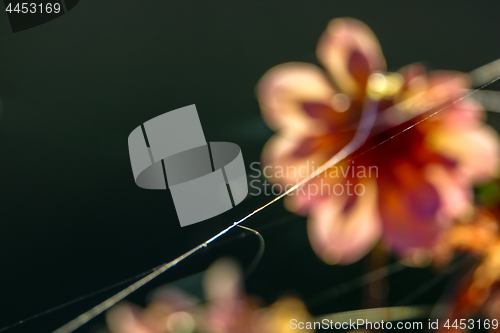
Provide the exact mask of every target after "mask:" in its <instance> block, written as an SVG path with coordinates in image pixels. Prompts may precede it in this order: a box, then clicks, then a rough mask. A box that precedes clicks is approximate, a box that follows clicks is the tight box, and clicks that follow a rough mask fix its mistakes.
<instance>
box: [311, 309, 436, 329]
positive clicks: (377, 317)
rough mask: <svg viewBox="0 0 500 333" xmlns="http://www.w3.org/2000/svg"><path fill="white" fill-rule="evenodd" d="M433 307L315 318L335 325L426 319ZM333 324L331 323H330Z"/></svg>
mask: <svg viewBox="0 0 500 333" xmlns="http://www.w3.org/2000/svg"><path fill="white" fill-rule="evenodd" d="M431 310H432V306H430V305H420V306H399V307H390V308H375V309H363V310H353V311H346V312H338V313H332V314H329V315H323V316H319V317H316V318H314V321H315V322H323V320H324V319H326V320H328V321H331V322H333V325H334V326H335V323H344V322H349V321H353V322H357V321H358V319H363V320H365V323H366V322H381V321H382V320H383V321H399V320H408V319H414V318H424V317H426V316H428V315H429V314H430V313H431ZM330 324H331V323H330Z"/></svg>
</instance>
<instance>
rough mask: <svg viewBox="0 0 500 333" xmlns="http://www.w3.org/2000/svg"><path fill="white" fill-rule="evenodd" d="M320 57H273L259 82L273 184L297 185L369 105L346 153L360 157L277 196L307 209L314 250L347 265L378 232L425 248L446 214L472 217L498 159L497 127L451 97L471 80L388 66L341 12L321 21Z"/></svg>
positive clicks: (394, 243)
mask: <svg viewBox="0 0 500 333" xmlns="http://www.w3.org/2000/svg"><path fill="white" fill-rule="evenodd" d="M317 57H318V60H319V62H320V63H321V65H322V66H323V68H319V67H317V66H315V65H312V64H306V63H288V64H282V65H278V66H276V67H274V68H272V69H271V70H269V71H268V72H267V73H266V74H265V75H264V76H263V77H262V79H261V80H260V82H259V84H258V87H257V93H258V99H259V103H260V107H261V110H262V115H263V117H264V120H265V121H266V123H267V124H268V125H269V127H271V128H272V129H274V130H276V131H277V132H278V133H277V134H276V135H275V136H274V137H272V138H271V139H270V140H269V142H268V143H267V144H266V146H265V147H264V150H263V154H262V160H263V165H264V166H266V167H267V169H266V172H265V174H266V177H269V179H270V180H271V181H272V182H273V183H275V184H279V185H280V186H281V187H282V188H287V187H290V186H292V185H294V184H296V183H297V182H298V181H299V180H300V179H302V178H304V177H305V175H307V174H310V173H311V172H313V171H314V169H315V168H318V167H319V166H320V165H321V164H323V163H324V162H326V161H327V160H329V159H330V158H331V157H332V156H333V155H335V154H336V153H337V152H339V151H340V150H341V149H342V148H343V147H344V146H345V145H346V144H348V143H349V142H350V141H351V140H352V138H353V137H354V135H355V133H356V131H357V130H358V124H359V121H360V118H361V114H362V113H363V111H364V110H366V109H367V108H376V112H377V117H376V120H375V123H374V126H373V127H372V128H367V129H362V128H360V129H359V130H360V131H363V130H365V131H369V137H368V140H367V141H366V142H365V144H364V145H363V146H362V147H360V148H359V149H358V150H357V151H356V152H355V153H354V154H353V155H352V156H353V157H356V156H358V155H360V154H361V155H360V156H359V157H356V158H355V159H354V160H352V161H348V162H347V163H344V164H343V165H340V166H335V167H333V168H330V169H329V170H328V171H327V172H324V173H322V174H321V175H320V176H318V177H317V178H315V179H313V180H311V181H310V182H309V183H308V184H306V185H305V186H304V187H303V188H301V189H299V190H297V191H296V192H294V193H292V194H291V195H289V196H288V197H287V198H286V200H285V204H286V206H287V208H288V209H289V210H291V211H293V212H296V213H298V214H302V215H307V216H308V233H309V238H310V241H311V244H312V247H313V249H314V251H315V252H316V253H317V255H318V256H319V257H321V258H322V259H323V260H324V261H326V262H328V263H341V264H348V263H351V262H354V261H356V260H358V259H359V258H361V257H362V256H364V255H365V254H366V253H367V252H368V251H369V250H370V249H371V248H372V247H373V245H374V244H375V243H376V242H377V241H378V240H379V239H380V238H382V240H383V242H384V243H385V244H386V245H387V246H388V247H389V248H390V249H391V250H393V251H394V252H396V253H397V254H399V255H402V256H408V255H412V254H415V253H419V252H421V250H422V249H428V248H430V247H432V246H434V245H435V243H436V240H437V239H438V236H439V235H440V233H441V231H443V230H445V229H447V228H448V226H449V224H450V222H451V221H452V220H454V219H456V218H459V217H460V216H463V215H466V214H468V213H470V211H471V202H472V186H473V184H474V183H477V182H483V181H486V180H488V179H489V178H491V177H492V176H493V175H495V173H496V171H497V167H498V150H499V149H498V148H499V147H498V138H497V134H496V132H494V131H493V130H492V129H491V128H490V127H488V126H487V125H485V124H484V123H483V118H484V112H483V110H482V109H481V106H480V105H479V104H478V103H476V102H475V101H473V100H472V99H469V98H464V99H462V100H460V101H459V102H456V103H453V102H455V101H457V100H458V99H460V98H461V97H463V96H464V95H465V94H466V93H467V89H468V88H469V83H468V77H467V76H466V75H465V74H462V73H458V72H451V71H434V72H430V73H427V72H426V71H425V69H424V68H423V67H422V66H421V65H418V64H414V65H409V66H407V67H404V68H402V69H401V70H400V71H399V72H397V73H388V72H386V63H385V59H384V57H383V55H382V51H381V48H380V45H379V43H378V41H377V38H376V37H375V35H374V34H373V32H372V31H371V30H370V29H369V28H368V27H367V26H366V25H364V24H363V23H361V22H359V21H357V20H354V19H349V18H344V19H335V20H333V21H331V22H330V23H329V25H328V27H327V30H326V31H325V33H324V34H323V36H322V37H321V39H320V41H319V44H318V47H317ZM445 107H446V108H445ZM443 108H445V109H444V110H443V111H442V112H440V113H438V114H436V115H435V116H433V117H431V118H429V119H427V120H425V121H423V122H421V123H418V124H417V125H416V126H415V127H413V128H411V129H409V130H407V131H405V132H403V133H401V134H400V135H398V136H397V137H395V138H393V139H391V140H388V141H386V142H385V140H387V139H389V138H391V137H392V136H394V135H395V134H398V133H400V132H402V131H403V130H404V129H406V128H407V127H409V126H411V125H413V124H416V123H417V122H418V121H419V120H421V119H423V117H425V116H428V115H429V114H432V113H433V112H436V111H439V110H441V109H443ZM367 134H368V133H367ZM371 148H373V149H371ZM366 151H367V152H366ZM364 152H366V153H364ZM304 171H306V172H304Z"/></svg>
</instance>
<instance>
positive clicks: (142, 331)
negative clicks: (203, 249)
mask: <svg viewBox="0 0 500 333" xmlns="http://www.w3.org/2000/svg"><path fill="white" fill-rule="evenodd" d="M242 290H243V288H242V286H241V276H240V271H239V269H238V267H237V266H236V265H235V264H234V263H233V262H232V261H229V260H227V259H222V260H219V261H217V262H216V263H214V264H213V265H212V266H211V267H210V268H209V269H208V271H207V272H206V273H205V275H204V291H205V298H206V302H205V303H201V302H199V301H198V300H196V299H195V298H193V297H192V296H190V295H188V294H187V293H185V292H183V291H180V290H177V289H173V288H171V287H170V288H169V287H164V288H160V289H159V290H157V291H156V292H155V293H154V295H153V299H152V301H151V302H150V304H149V305H148V306H147V307H146V308H145V309H141V308H140V307H138V306H136V305H133V304H130V303H126V302H122V303H120V304H118V305H116V306H115V307H113V308H111V309H110V310H109V311H108V312H107V314H106V320H107V322H108V328H109V330H110V331H111V332H112V333H195V332H196V333H292V332H293V330H292V329H291V328H290V319H292V318H294V319H298V320H299V321H308V320H310V317H309V314H308V312H307V310H306V307H305V306H304V304H303V303H302V302H301V301H299V300H298V299H294V298H283V299H281V300H278V301H277V302H276V303H274V304H272V305H271V306H270V307H268V308H263V307H260V306H259V304H258V302H257V301H256V300H255V299H253V298H250V297H247V296H245V295H244V294H243V292H242ZM302 331H304V332H311V331H310V330H302Z"/></svg>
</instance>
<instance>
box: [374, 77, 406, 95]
mask: <svg viewBox="0 0 500 333" xmlns="http://www.w3.org/2000/svg"><path fill="white" fill-rule="evenodd" d="M403 81H404V80H403V77H402V76H401V75H400V74H398V73H385V74H382V73H373V74H372V75H370V77H369V78H368V84H367V86H366V93H367V94H368V96H369V97H370V98H372V99H374V100H381V99H385V98H390V97H393V96H394V95H396V94H397V93H398V92H399V91H400V90H401V87H402V86H403Z"/></svg>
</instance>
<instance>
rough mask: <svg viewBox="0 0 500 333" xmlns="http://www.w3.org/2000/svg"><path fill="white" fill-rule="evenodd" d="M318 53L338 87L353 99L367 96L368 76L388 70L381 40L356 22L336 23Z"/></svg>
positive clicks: (327, 31)
mask: <svg viewBox="0 0 500 333" xmlns="http://www.w3.org/2000/svg"><path fill="white" fill-rule="evenodd" d="M316 53H317V56H318V59H319V61H320V62H321V64H322V65H323V66H325V68H326V69H327V70H328V71H329V72H330V74H331V75H332V77H333V79H334V80H335V82H336V83H337V85H338V86H339V87H340V88H341V89H342V91H343V92H346V93H348V94H350V95H359V94H361V95H363V94H364V90H365V86H366V81H367V79H368V76H369V75H370V74H371V73H372V72H374V71H384V70H385V68H386V65H385V59H384V56H383V55H382V50H381V48H380V44H379V43H378V40H377V37H375V35H374V34H373V32H372V31H371V30H370V28H368V27H367V26H366V25H365V24H364V23H362V22H360V21H358V20H355V19H350V18H344V19H335V20H332V21H331V22H330V23H329V24H328V27H327V29H326V31H325V32H324V33H323V36H322V37H321V39H320V41H319V43H318V47H317V50H316Z"/></svg>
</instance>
